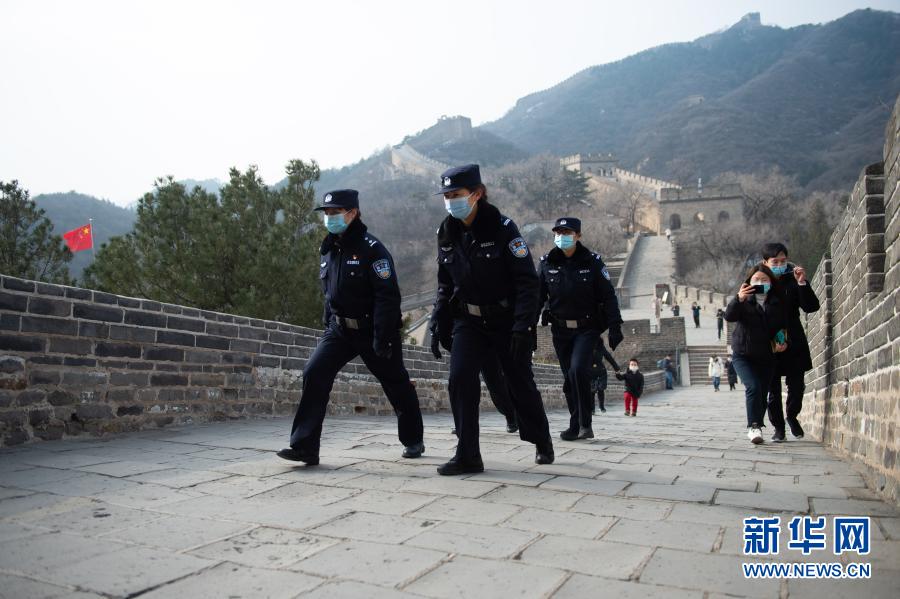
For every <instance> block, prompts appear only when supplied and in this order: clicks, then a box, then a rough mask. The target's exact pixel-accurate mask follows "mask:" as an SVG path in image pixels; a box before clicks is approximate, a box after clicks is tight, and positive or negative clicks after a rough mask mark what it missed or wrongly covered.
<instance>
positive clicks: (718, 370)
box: [707, 355, 725, 391]
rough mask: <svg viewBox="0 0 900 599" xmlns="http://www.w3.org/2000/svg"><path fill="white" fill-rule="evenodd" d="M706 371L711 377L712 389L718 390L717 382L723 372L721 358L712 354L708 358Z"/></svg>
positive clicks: (720, 379)
mask: <svg viewBox="0 0 900 599" xmlns="http://www.w3.org/2000/svg"><path fill="white" fill-rule="evenodd" d="M707 371H708V373H709V377H710V378H711V379H712V384H713V389H715V390H716V391H718V390H719V384H720V383H721V382H722V374H723V373H724V372H725V365H724V364H723V363H722V358H720V357H719V356H715V355H714V356H712V357H711V358H710V359H709V366H708V368H707Z"/></svg>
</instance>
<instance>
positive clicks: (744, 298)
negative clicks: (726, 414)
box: [725, 264, 788, 444]
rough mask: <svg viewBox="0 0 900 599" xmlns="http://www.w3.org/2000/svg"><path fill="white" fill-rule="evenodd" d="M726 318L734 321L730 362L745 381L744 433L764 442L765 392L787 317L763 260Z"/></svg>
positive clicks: (783, 345) (782, 342)
mask: <svg viewBox="0 0 900 599" xmlns="http://www.w3.org/2000/svg"><path fill="white" fill-rule="evenodd" d="M725 320H727V321H728V322H733V323H734V325H735V326H734V331H733V332H732V334H731V347H732V358H731V359H732V362H733V363H734V369H735V370H736V371H737V373H738V375H739V376H740V377H741V382H742V383H744V389H745V391H744V393H745V403H746V409H747V436H748V437H749V439H750V441H751V442H752V443H754V444H759V443H762V442H763V437H762V427H763V426H764V423H763V419H764V417H765V413H766V394H767V393H768V390H769V384H770V383H771V382H772V376H773V374H774V372H775V354H776V353H780V352H783V351H785V349H787V343H788V340H786V339H784V336H783V332H784V327H785V326H786V324H787V319H786V317H785V313H784V304H783V303H782V301H781V299H780V290H779V287H778V284H777V282H776V279H775V275H774V274H772V271H771V270H769V267H768V266H766V265H765V264H759V265H757V266H754V267H753V268H752V269H751V270H750V273H749V274H748V276H747V278H746V280H745V281H744V282H743V283H742V284H741V288H740V290H738V293H737V296H736V297H734V298H733V299H732V300H731V301H730V302H728V306H727V307H726V308H725Z"/></svg>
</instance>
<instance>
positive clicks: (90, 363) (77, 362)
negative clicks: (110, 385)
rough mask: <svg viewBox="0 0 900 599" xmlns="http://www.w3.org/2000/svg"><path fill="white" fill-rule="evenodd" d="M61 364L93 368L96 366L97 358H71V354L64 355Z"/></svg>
mask: <svg viewBox="0 0 900 599" xmlns="http://www.w3.org/2000/svg"><path fill="white" fill-rule="evenodd" d="M63 365H65V366H87V367H88V368H95V367H96V366H97V360H95V359H93V358H73V357H71V356H66V357H65V358H63Z"/></svg>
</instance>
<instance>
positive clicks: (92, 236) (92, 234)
mask: <svg viewBox="0 0 900 599" xmlns="http://www.w3.org/2000/svg"><path fill="white" fill-rule="evenodd" d="M88 224H89V225H90V227H91V262H94V261H95V260H97V251H96V250H95V249H94V219H92V218H89V219H88Z"/></svg>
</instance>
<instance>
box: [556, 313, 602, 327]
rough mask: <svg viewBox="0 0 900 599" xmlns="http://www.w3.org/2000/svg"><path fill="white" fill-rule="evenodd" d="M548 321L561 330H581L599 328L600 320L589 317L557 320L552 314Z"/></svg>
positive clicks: (595, 317)
mask: <svg viewBox="0 0 900 599" xmlns="http://www.w3.org/2000/svg"><path fill="white" fill-rule="evenodd" d="M550 321H551V322H552V323H553V324H555V325H556V326H558V327H560V328H563V329H583V328H588V327H590V328H597V327H599V326H600V318H598V317H597V316H589V317H587V318H578V319H575V320H571V319H565V318H559V317H558V316H555V315H554V314H550Z"/></svg>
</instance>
